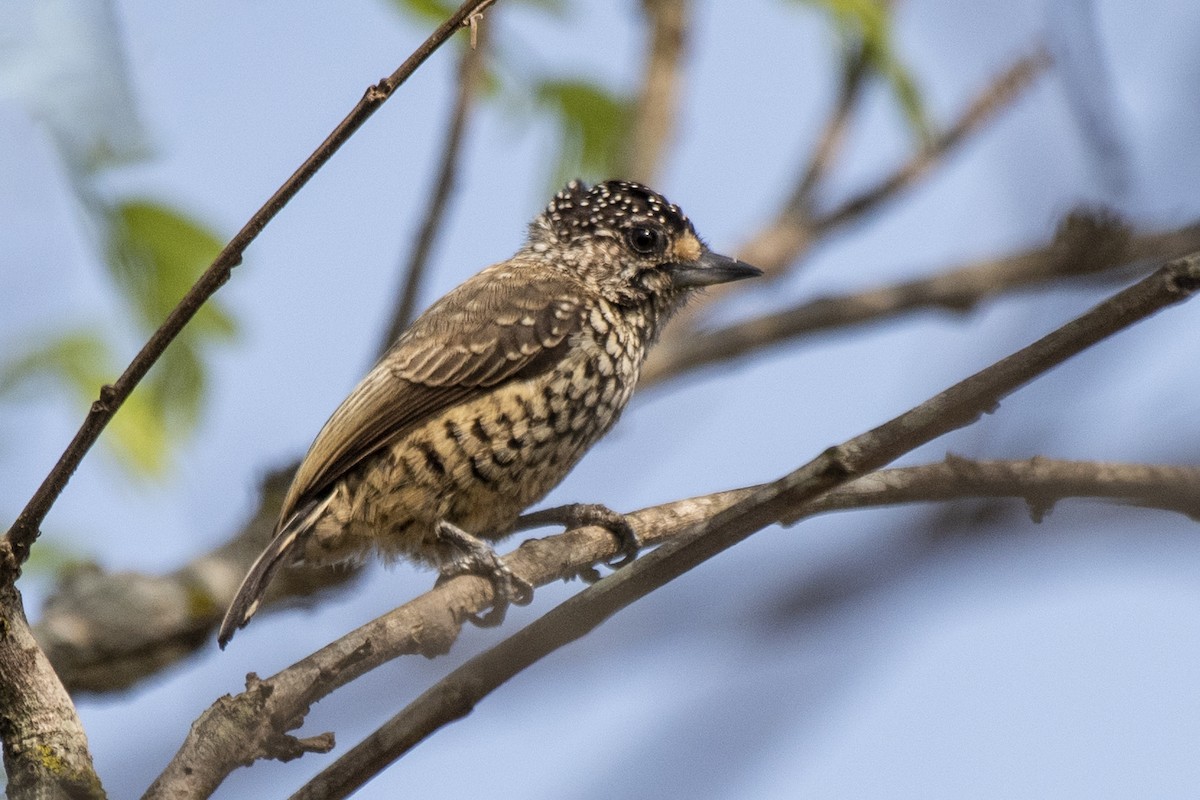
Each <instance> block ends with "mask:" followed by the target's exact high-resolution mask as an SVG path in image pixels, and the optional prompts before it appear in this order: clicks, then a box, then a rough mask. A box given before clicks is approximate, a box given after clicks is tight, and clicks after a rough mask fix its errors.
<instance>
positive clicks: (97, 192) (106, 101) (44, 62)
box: [0, 0, 233, 474]
mask: <svg viewBox="0 0 1200 800" xmlns="http://www.w3.org/2000/svg"><path fill="white" fill-rule="evenodd" d="M0 30H4V31H5V33H6V35H5V36H4V37H3V39H2V41H0V44H2V45H3V47H2V51H0V54H2V56H3V57H2V58H0V98H4V99H11V100H15V101H16V102H17V103H18V104H19V107H21V108H23V109H24V110H25V112H26V113H27V114H28V115H29V116H30V117H31V118H32V119H36V120H38V122H40V123H41V126H42V128H43V130H45V132H46V133H47V135H48V137H49V139H50V141H52V142H53V144H54V146H55V149H56V150H57V152H58V154H59V157H60V159H61V162H62V165H63V168H64V173H65V174H66V175H67V176H68V177H69V179H70V187H71V189H72V190H73V191H74V194H75V200H76V203H77V206H78V208H79V210H80V211H81V212H82V215H83V217H84V218H85V219H86V220H87V224H86V225H85V226H84V227H85V229H86V230H87V231H88V232H89V233H90V234H92V238H93V244H94V245H95V247H94V253H95V256H96V263H97V266H99V265H100V264H103V265H104V267H105V268H106V270H107V272H108V274H109V276H110V277H111V278H112V279H113V280H112V282H113V284H114V286H115V288H116V289H117V291H118V293H119V295H120V297H121V300H122V305H123V306H124V307H121V306H118V307H116V308H114V309H113V310H112V313H111V314H110V319H109V320H108V321H107V322H105V323H103V324H101V323H91V324H89V325H87V326H78V327H75V328H73V329H71V330H43V331H29V332H22V333H21V334H20V336H21V339H22V341H23V342H32V344H24V345H16V346H9V347H6V348H4V349H3V350H0V397H4V396H8V395H11V394H12V393H16V392H17V391H18V390H20V389H29V388H31V387H32V388H33V389H34V390H35V391H39V392H54V391H59V390H63V389H65V390H66V391H67V392H69V393H70V394H71V395H73V396H74V397H76V398H77V399H78V400H79V402H80V407H81V408H86V407H87V405H86V404H88V403H90V402H92V401H93V400H95V399H96V397H97V394H98V392H99V389H100V387H101V386H102V385H103V384H104V383H106V382H110V381H112V380H114V379H115V378H116V377H117V375H118V373H119V370H120V368H121V367H122V365H123V364H125V363H127V362H128V361H129V359H130V357H132V355H133V353H132V351H130V350H129V348H128V346H127V345H126V346H124V347H122V349H121V350H120V351H118V350H117V348H116V347H115V346H114V345H113V344H112V343H113V342H114V341H127V340H128V337H129V333H130V328H131V327H132V328H133V330H132V333H133V334H134V335H135V336H136V337H138V338H142V339H144V338H145V337H146V336H148V335H149V333H150V332H151V331H153V330H154V329H155V328H157V327H158V325H159V324H160V323H161V322H162V321H163V319H164V318H165V317H166V315H167V314H168V313H169V312H170V310H171V309H172V308H173V307H174V305H175V303H176V302H178V301H179V299H180V298H181V297H182V296H183V294H184V292H186V291H187V289H188V287H189V286H190V285H191V283H192V282H193V281H194V280H195V278H196V276H197V275H199V273H200V272H201V271H202V270H203V269H204V268H205V267H206V266H208V264H209V263H210V262H211V261H212V259H213V257H214V256H215V255H216V254H217V252H218V250H219V249H220V245H221V242H220V241H219V240H218V239H217V238H216V237H215V236H214V235H213V234H212V233H210V232H209V231H207V230H206V229H205V228H204V227H203V226H201V225H200V224H199V223H197V222H195V221H194V220H192V219H189V218H188V217H187V216H186V215H184V214H183V213H181V212H179V211H177V210H175V209H172V208H170V207H169V206H167V205H166V204H162V203H158V202H154V201H149V200H143V199H123V198H119V197H118V198H112V197H109V196H107V195H108V193H107V192H106V191H105V190H104V179H105V176H106V175H107V173H108V172H110V171H111V170H114V169H119V168H121V167H122V166H124V165H126V164H131V163H136V162H138V161H140V160H144V159H146V158H148V157H149V156H150V155H151V150H150V148H149V147H148V146H147V144H146V135H145V132H144V131H143V130H142V127H141V123H140V121H139V120H138V115H137V113H136V108H135V104H134V97H133V92H132V89H131V86H130V83H129V80H128V76H127V74H126V69H125V61H124V52H123V43H122V42H121V37H120V35H119V26H118V25H117V22H116V18H115V15H114V12H113V8H112V4H111V3H84V2H79V3H72V2H64V3H39V2H36V0H11V2H8V3H5V4H3V7H2V8H0ZM31 266H32V267H34V268H36V265H31ZM232 333H233V321H232V320H231V319H230V317H229V316H228V315H227V314H226V313H225V312H224V311H223V310H221V308H220V306H219V305H217V304H215V303H212V302H210V303H209V304H207V305H206V306H205V308H203V309H202V310H201V311H200V313H199V314H198V315H197V316H196V318H195V319H194V320H193V321H192V323H191V324H190V325H189V326H188V327H187V328H186V329H185V330H184V332H183V334H182V335H181V336H180V337H179V338H178V339H177V340H176V341H175V343H174V344H173V345H172V346H171V347H170V348H169V349H168V350H167V352H166V354H165V355H164V356H163V358H162V359H161V360H160V361H159V362H158V364H157V365H156V366H155V367H154V369H153V370H152V371H151V373H150V374H149V375H148V376H147V378H146V380H145V381H143V383H142V385H141V386H140V387H139V388H138V389H137V390H136V391H135V392H134V394H133V396H132V397H130V398H129V400H128V401H126V403H125V404H124V405H123V406H122V408H121V410H120V411H119V412H118V413H117V415H116V417H115V418H114V419H113V421H112V423H111V425H110V426H109V428H108V431H107V432H106V434H105V436H104V438H103V441H104V442H106V443H107V444H108V445H110V446H111V447H113V449H114V450H115V451H116V453H117V455H118V456H119V457H120V460H121V462H122V463H123V464H125V465H127V466H129V467H131V468H133V469H134V470H135V471H136V472H138V473H141V474H151V473H155V472H159V471H161V470H162V469H163V467H164V466H165V465H166V463H167V455H168V449H169V445H170V443H171V442H172V441H174V440H178V439H179V438H180V437H182V436H183V435H185V434H187V433H188V432H189V431H190V430H191V428H192V426H193V424H194V423H195V421H196V417H197V415H198V412H199V409H200V407H201V402H202V400H203V388H204V363H203V359H202V358H201V355H202V350H203V348H204V347H205V346H206V345H207V344H208V343H210V342H214V341H218V340H222V339H227V338H229V336H230V335H231V334H232ZM21 394H22V395H24V392H21Z"/></svg>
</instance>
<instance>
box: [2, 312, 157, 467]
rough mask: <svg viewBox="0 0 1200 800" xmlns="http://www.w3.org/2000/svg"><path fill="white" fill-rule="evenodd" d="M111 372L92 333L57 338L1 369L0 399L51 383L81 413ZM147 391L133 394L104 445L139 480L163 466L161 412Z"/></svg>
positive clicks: (105, 354)
mask: <svg viewBox="0 0 1200 800" xmlns="http://www.w3.org/2000/svg"><path fill="white" fill-rule="evenodd" d="M115 375H116V369H115V368H114V366H113V357H112V354H111V352H110V351H109V348H108V346H107V345H106V344H105V342H104V340H103V339H101V338H100V336H99V335H98V334H97V333H96V332H95V331H93V330H89V329H80V330H76V331H72V332H69V333H65V334H61V335H59V336H57V337H55V338H53V339H52V340H50V341H49V342H47V343H45V344H41V345H39V346H37V347H35V348H33V349H31V350H29V351H28V352H26V353H24V354H22V355H20V356H18V357H17V358H16V359H14V360H13V361H11V362H9V363H7V364H3V365H0V394H4V393H5V392H9V391H12V390H14V389H16V388H18V387H19V386H21V385H26V384H29V383H33V382H36V381H37V380H47V379H48V380H52V381H55V382H57V383H59V384H61V385H63V386H64V387H66V388H67V389H68V390H70V391H71V392H72V393H73V394H74V395H75V397H76V399H77V400H78V401H79V402H80V404H81V405H83V406H84V407H85V408H86V407H87V405H89V404H90V403H91V402H92V401H94V400H95V399H96V397H97V396H98V395H99V392H100V387H101V386H102V385H104V383H106V382H107V381H110V380H112V379H113V377H114V376H115ZM152 394H153V392H152V391H149V390H147V389H146V387H142V388H139V389H138V390H137V391H135V392H134V394H133V396H132V397H130V398H129V399H128V400H127V401H126V402H125V404H124V405H123V406H121V409H120V411H118V412H117V415H116V416H115V417H114V418H113V421H112V423H111V424H110V425H109V430H108V436H106V437H105V441H106V442H108V444H109V445H110V446H111V447H112V448H113V449H114V450H115V451H116V453H117V455H118V456H119V457H120V458H121V461H122V463H125V464H128V465H129V466H131V467H133V468H134V469H135V470H136V471H137V472H140V473H142V474H155V473H158V472H160V471H161V470H162V468H163V466H164V465H165V461H166V452H167V429H166V426H165V424H164V414H163V412H162V410H161V408H162V407H161V406H160V405H159V404H157V403H155V402H153V401H152V400H151V399H150V398H151V396H152Z"/></svg>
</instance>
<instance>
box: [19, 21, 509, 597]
mask: <svg viewBox="0 0 1200 800" xmlns="http://www.w3.org/2000/svg"><path fill="white" fill-rule="evenodd" d="M493 2H495V0H468V2H466V3H464V4H463V5H462V6H460V7H459V9H458V10H457V11H455V12H454V14H452V15H451V17H450V18H449V19H448V20H446V21H445V22H444V23H442V24H441V25H440V26H439V27H438V28H437V30H435V31H434V32H433V33H432V34H430V36H429V38H428V39H426V40H425V41H424V43H422V44H421V46H420V47H418V48H417V49H416V50H415V51H414V52H413V54H412V55H411V56H409V57H408V59H407V60H406V61H405V62H404V63H403V64H401V65H400V66H399V67H397V68H396V71H395V72H393V73H392V74H391V75H390V76H388V77H386V78H384V79H383V80H381V81H380V82H379V83H377V84H375V85H374V86H371V87H370V88H368V89H367V91H366V93H365V94H364V95H363V98H362V99H361V100H359V101H358V104H357V105H356V106H355V107H354V109H353V110H351V112H350V113H349V114H348V115H346V118H345V119H343V120H342V121H341V122H340V123H339V124H338V126H337V127H336V128H334V130H333V132H332V133H331V134H329V136H328V137H327V138H326V139H325V141H323V142H322V143H321V145H320V146H319V147H318V148H317V149H316V150H314V151H313V154H312V155H310V156H309V157H308V158H307V159H306V160H305V162H304V163H303V164H301V165H300V168H299V169H297V170H296V171H295V172H294V173H292V176H291V177H290V178H288V179H287V181H285V182H284V184H283V185H282V186H281V187H279V189H278V190H277V191H276V192H275V194H273V195H271V197H270V199H269V200H267V202H266V203H265V204H263V206H262V207H261V208H260V209H259V210H258V211H256V212H255V213H254V215H253V216H252V217H250V219H249V221H248V222H247V223H246V224H245V225H244V226H243V227H242V229H241V230H240V231H238V233H237V235H235V236H234V237H233V238H232V239H231V240H230V241H229V244H227V245H225V248H224V249H223V250H221V252H220V253H219V254H218V255H217V257H216V259H215V260H214V261H213V263H212V264H211V265H210V266H209V267H208V269H206V270H205V271H204V273H203V274H202V275H201V276H200V278H199V279H197V281H196V283H195V284H194V285H193V286H192V288H191V289H189V290H188V292H187V294H185V295H184V296H183V299H181V300H180V301H179V304H178V305H176V306H175V308H173V309H172V310H171V313H170V314H168V315H167V318H166V320H164V321H163V323H162V325H161V326H159V328H158V330H156V331H155V332H154V333H153V335H151V337H150V339H149V340H148V341H147V342H146V344H145V345H143V346H142V349H141V350H140V351H139V352H138V354H137V355H136V356H134V358H133V361H131V362H130V363H129V366H128V367H126V368H125V371H124V372H123V373H121V376H120V377H119V378H117V380H116V381H114V382H113V383H112V384H106V385H105V386H103V387H101V389H100V396H99V399H97V400H96V402H94V403H92V407H91V410H89V411H88V415H87V416H86V417H85V418H84V421H83V425H82V426H81V427H80V428H79V431H78V433H76V434H75V438H74V439H72V440H71V443H70V445H68V446H67V449H66V451H65V452H64V453H63V454H62V457H60V458H59V460H58V463H56V464H55V465H54V468H53V469H52V470H51V471H50V474H49V475H47V476H46V478H45V480H44V481H42V484H41V486H39V487H38V489H37V491H36V492H34V495H33V497H32V498H31V499H30V500H29V503H28V504H27V505H26V506H25V508H24V510H22V511H21V513H20V515H18V516H17V519H16V521H15V522H13V525H12V527H11V528H10V529H9V531H8V533H7V534H6V535H5V540H6V541H7V542H8V546H9V547H10V548H11V550H12V553H13V556H14V558H13V559H12V560H11V563H7V564H3V565H0V584H3V583H4V582H9V583H11V582H12V581H15V580H16V578H17V576H18V575H19V574H20V567H21V564H23V563H24V562H25V559H27V558H28V557H29V549H30V547H31V546H32V545H33V543H34V541H36V539H37V537H38V534H39V533H40V530H39V529H40V526H41V524H42V520H44V519H45V518H46V514H47V513H49V511H50V508H51V507H52V506H53V505H54V502H55V501H56V500H57V499H58V496H59V495H60V494H61V493H62V490H63V489H64V488H65V487H66V485H67V481H68V480H70V478H71V475H73V474H74V472H75V469H76V468H77V467H78V466H79V462H80V461H82V460H83V457H84V456H85V455H86V454H87V452H88V450H90V449H91V447H92V445H93V444H95V443H96V440H97V439H98V438H99V437H100V433H101V432H102V431H103V430H104V427H105V426H106V425H107V424H108V422H109V420H111V419H112V418H113V415H114V414H116V413H117V409H119V408H120V407H121V404H122V403H124V402H125V400H126V398H128V397H129V395H130V394H131V393H132V392H133V389H134V387H136V386H137V384H138V382H140V381H141V379H142V378H143V377H145V375H146V373H147V372H148V371H149V369H150V367H151V366H153V365H154V362H155V361H157V360H158V358H159V356H161V355H162V354H163V351H165V350H166V349H167V346H168V345H169V344H170V343H171V342H172V341H174V339H175V337H176V336H178V335H179V332H180V331H182V330H183V327H184V326H185V325H186V324H187V323H188V322H189V321H190V320H191V318H192V317H193V316H195V314H196V312H197V311H199V310H200V307H201V306H202V305H203V304H204V303H205V301H206V300H208V298H209V297H211V296H212V295H213V293H214V292H216V291H217V289H219V288H220V287H221V286H222V285H223V284H224V283H225V281H227V280H229V277H230V275H231V273H232V271H233V268H234V267H235V266H237V265H238V264H240V263H241V260H242V254H243V253H244V252H245V250H246V248H247V247H248V246H249V245H250V243H251V242H252V241H254V239H255V238H256V237H257V236H258V234H259V233H260V232H261V231H262V229H263V228H264V227H266V225H267V223H268V222H270V221H271V220H272V219H274V217H275V215H276V214H278V213H279V212H280V211H281V210H282V209H283V207H284V206H285V205H287V203H288V201H290V200H291V199H292V197H294V196H295V194H296V193H297V192H298V191H300V189H301V188H302V187H303V186H304V184H306V183H308V180H309V178H311V177H312V176H313V175H314V174H316V172H317V170H319V169H320V168H321V167H322V166H323V165H324V164H325V162H326V161H328V160H329V159H330V158H331V157H332V156H333V154H334V153H336V152H337V151H338V149H339V148H340V147H341V146H342V145H343V144H345V142H346V140H347V139H349V138H350V136H352V135H353V134H354V132H355V131H357V130H358V129H359V127H361V126H362V124H363V123H364V122H366V121H367V119H368V118H369V117H370V116H371V115H372V114H374V113H375V110H376V109H378V108H379V106H381V105H383V103H384V101H385V100H387V99H388V98H389V97H391V95H392V93H393V92H395V91H396V89H397V88H399V87H400V85H401V84H403V83H404V82H405V81H406V80H408V78H409V76H410V75H412V74H413V72H415V71H416V70H417V68H418V67H420V66H421V64H423V63H424V62H425V60H426V59H427V58H429V56H431V55H433V53H434V51H436V50H437V49H438V48H439V47H441V46H442V45H443V44H445V43H446V42H447V41H449V39H450V37H451V36H453V35H454V33H455V32H456V31H457V30H458V29H459V28H460V27H462V25H463V23H464V22H465V21H466V20H467V19H468V18H470V17H472V16H474V15H476V14H480V13H481V12H482V11H483V10H484V9H485V8H487V7H488V6H490V5H491V4H492V3H493Z"/></svg>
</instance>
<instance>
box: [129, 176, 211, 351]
mask: <svg viewBox="0 0 1200 800" xmlns="http://www.w3.org/2000/svg"><path fill="white" fill-rule="evenodd" d="M111 217H112V218H111V221H110V226H109V236H108V241H109V259H108V261H109V267H110V268H111V269H112V272H113V276H114V277H115V278H116V279H117V281H118V284H119V285H120V287H121V288H122V289H123V290H124V292H125V294H126V297H127V298H128V299H129V300H130V301H131V302H132V303H133V305H134V307H135V308H136V309H137V311H138V313H139V315H140V318H141V321H142V324H143V327H144V328H145V329H146V330H147V331H150V330H153V329H155V328H157V327H158V325H159V324H161V323H162V321H163V319H164V318H165V317H166V316H167V314H168V313H169V312H170V311H171V309H172V308H174V307H175V304H176V303H178V302H179V299H180V298H181V297H183V295H184V293H186V292H187V290H188V289H189V288H191V285H192V284H193V283H194V282H195V280H196V278H197V277H198V276H199V275H200V273H201V272H203V271H204V269H205V268H206V267H208V265H209V264H211V263H212V261H213V259H214V258H215V257H216V255H217V253H219V252H220V251H221V241H220V240H219V239H218V238H217V237H216V236H215V235H213V234H212V233H210V232H209V231H208V230H207V229H205V228H204V227H202V226H201V225H200V224H199V223H197V222H195V221H193V220H191V219H188V218H187V217H186V216H184V215H183V214H182V213H181V212H179V211H176V210H175V209H172V208H169V207H167V206H165V205H162V204H160V203H155V202H153V201H148V200H125V201H123V202H121V203H119V204H118V205H117V206H116V207H115V208H114V209H113V211H112V215H111ZM186 330H187V331H190V332H192V333H201V334H204V335H212V336H214V337H220V338H229V337H230V336H231V335H232V334H233V332H234V325H233V320H232V319H231V318H230V317H229V316H228V315H227V314H226V313H225V312H224V311H222V310H221V308H220V306H219V305H218V304H216V303H214V302H212V301H209V302H208V303H205V304H204V307H203V308H201V309H200V311H199V313H197V314H196V317H195V319H194V320H192V322H191V323H189V325H188V328H187V329H186Z"/></svg>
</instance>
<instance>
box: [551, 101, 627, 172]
mask: <svg viewBox="0 0 1200 800" xmlns="http://www.w3.org/2000/svg"><path fill="white" fill-rule="evenodd" d="M534 97H535V99H536V100H537V102H538V104H539V105H540V106H542V107H543V108H544V109H546V110H548V111H550V112H551V113H552V114H554V115H555V116H556V117H557V119H558V123H559V128H560V137H561V138H560V142H561V144H560V151H559V155H558V158H557V166H556V169H555V176H554V180H553V183H554V185H559V184H561V183H563V182H564V181H565V180H567V179H569V178H572V177H583V178H587V179H595V178H607V177H609V176H611V175H612V173H613V170H614V168H615V165H616V163H617V159H618V157H619V156H620V149H621V144H622V142H623V141H624V138H625V135H626V133H627V132H628V129H629V123H630V118H631V116H632V108H633V104H632V101H631V100H629V99H628V98H625V97H621V96H619V95H617V94H615V93H613V92H610V91H608V90H607V89H605V88H603V87H601V86H599V85H597V84H595V83H592V82H590V81H586V80H570V79H566V80H558V79H547V80H543V81H541V82H540V83H538V84H537V85H536V86H535V88H534Z"/></svg>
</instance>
